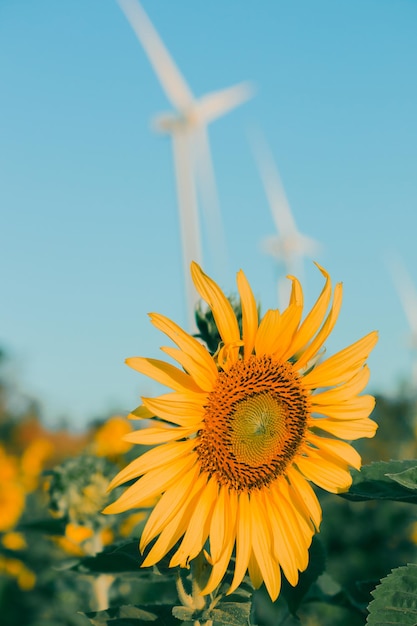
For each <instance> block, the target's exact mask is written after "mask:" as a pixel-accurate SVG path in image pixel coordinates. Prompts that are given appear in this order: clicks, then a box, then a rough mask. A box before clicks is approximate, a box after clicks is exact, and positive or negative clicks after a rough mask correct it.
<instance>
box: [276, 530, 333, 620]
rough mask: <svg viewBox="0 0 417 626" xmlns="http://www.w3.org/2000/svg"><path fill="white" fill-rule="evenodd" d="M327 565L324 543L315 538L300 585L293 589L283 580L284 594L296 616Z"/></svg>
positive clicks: (299, 581) (301, 575)
mask: <svg viewBox="0 0 417 626" xmlns="http://www.w3.org/2000/svg"><path fill="white" fill-rule="evenodd" d="M325 565H326V557H325V553H324V548H323V546H322V543H321V541H320V539H319V538H318V537H313V541H312V543H311V546H310V550H309V556H308V567H307V569H306V570H305V571H304V572H301V574H300V578H299V580H298V584H297V585H296V586H295V587H293V586H292V585H290V583H289V582H288V581H287V580H286V579H285V578H283V580H282V594H283V596H284V597H285V599H286V601H287V604H288V608H289V609H290V611H291V613H292V614H293V615H295V614H296V612H297V609H298V607H299V606H300V604H301V602H302V600H303V598H304V596H305V595H306V594H307V592H308V590H309V589H310V587H311V585H312V584H313V583H314V582H315V581H316V580H317V579H318V577H319V576H320V574H322V573H323V572H324V568H325Z"/></svg>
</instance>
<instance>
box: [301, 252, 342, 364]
mask: <svg viewBox="0 0 417 626" xmlns="http://www.w3.org/2000/svg"><path fill="white" fill-rule="evenodd" d="M316 265H317V267H318V268H319V270H320V272H321V273H322V274H323V276H324V277H325V279H326V282H325V284H324V287H323V290H322V292H321V294H320V296H319V297H318V299H317V301H316V303H315V304H314V306H313V308H312V309H311V311H310V312H309V314H308V315H307V316H306V318H305V320H304V321H303V323H302V324H301V326H300V328H299V329H298V331H297V334H296V336H295V337H294V340H293V343H292V346H291V347H292V349H293V354H295V353H296V352H298V351H299V350H301V349H302V348H304V347H305V346H306V345H307V343H308V342H309V341H310V340H311V338H312V337H314V335H315V334H316V332H317V331H318V329H319V328H320V326H321V324H322V322H323V320H324V317H325V315H326V311H327V307H328V306H329V302H330V297H331V294H332V285H331V281H330V276H329V274H328V273H327V272H326V270H324V269H323V268H322V267H320V265H319V264H318V263H316Z"/></svg>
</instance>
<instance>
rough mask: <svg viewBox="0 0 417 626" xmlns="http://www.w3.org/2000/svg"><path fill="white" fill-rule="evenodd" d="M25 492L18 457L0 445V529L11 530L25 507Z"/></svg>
mask: <svg viewBox="0 0 417 626" xmlns="http://www.w3.org/2000/svg"><path fill="white" fill-rule="evenodd" d="M25 501H26V492H25V489H24V486H23V484H22V483H21V481H20V468H19V461H18V458H17V457H16V456H14V455H12V454H8V452H7V451H6V450H5V448H4V447H3V446H1V445H0V511H1V514H0V531H2V532H4V531H8V530H11V529H12V528H13V527H14V526H15V525H16V524H17V522H18V520H19V518H20V516H21V514H22V513H23V509H24V508H25Z"/></svg>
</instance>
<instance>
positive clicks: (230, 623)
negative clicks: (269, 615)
mask: <svg viewBox="0 0 417 626" xmlns="http://www.w3.org/2000/svg"><path fill="white" fill-rule="evenodd" d="M250 610H251V603H250V602H239V603H235V602H220V603H219V604H218V605H217V606H216V607H215V608H213V609H204V610H202V611H196V610H195V609H189V608H187V607H185V606H175V607H174V608H173V609H172V614H173V615H174V617H176V618H177V619H179V620H182V621H183V622H193V623H194V622H195V621H199V622H200V623H203V624H204V623H205V622H207V621H212V622H213V626H214V625H216V626H222V625H223V626H241V625H242V624H248V623H249V616H250Z"/></svg>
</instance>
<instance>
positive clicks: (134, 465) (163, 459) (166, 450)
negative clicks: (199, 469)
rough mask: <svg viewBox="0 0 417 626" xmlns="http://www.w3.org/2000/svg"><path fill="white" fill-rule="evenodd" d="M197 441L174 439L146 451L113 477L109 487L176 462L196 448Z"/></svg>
mask: <svg viewBox="0 0 417 626" xmlns="http://www.w3.org/2000/svg"><path fill="white" fill-rule="evenodd" d="M196 443H197V440H196V439H187V440H186V441H174V442H170V443H166V444H163V445H161V446H156V447H155V448H152V449H151V450H148V451H147V452H144V453H143V454H141V455H140V456H139V457H138V458H137V459H135V460H134V461H132V462H131V463H129V464H128V465H127V466H126V467H125V468H123V469H122V470H121V471H120V472H119V473H118V474H117V476H115V477H114V478H113V480H112V481H111V482H110V484H109V489H114V487H117V486H118V485H122V484H123V483H125V482H127V481H128V480H132V478H137V477H138V476H141V475H142V474H144V473H145V472H149V471H151V470H153V469H156V468H157V467H161V465H171V464H175V462H176V461H177V459H179V458H182V457H184V456H186V455H187V454H189V453H190V452H191V451H192V450H193V449H194V448H195V446H196Z"/></svg>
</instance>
